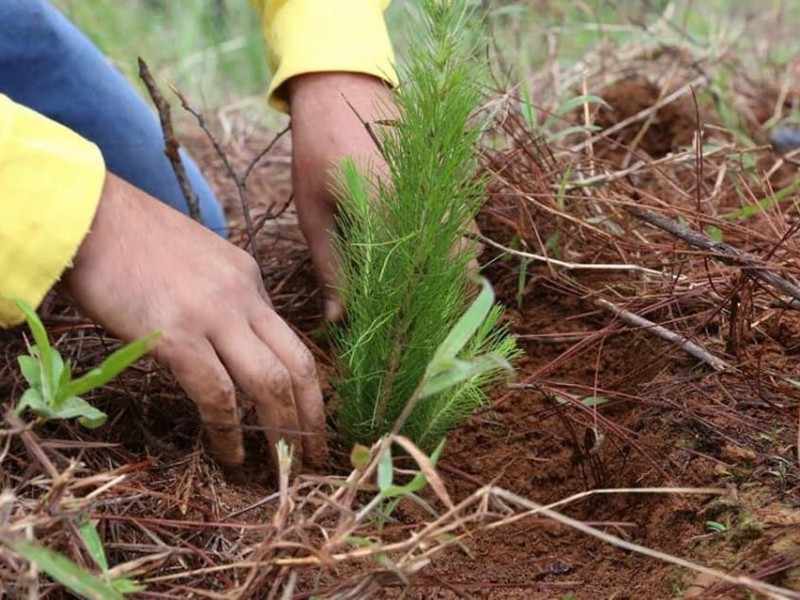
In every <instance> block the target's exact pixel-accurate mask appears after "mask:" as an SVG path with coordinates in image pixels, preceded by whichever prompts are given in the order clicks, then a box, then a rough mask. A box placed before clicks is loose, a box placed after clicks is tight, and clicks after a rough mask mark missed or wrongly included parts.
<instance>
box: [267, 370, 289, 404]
mask: <svg viewBox="0 0 800 600" xmlns="http://www.w3.org/2000/svg"><path fill="white" fill-rule="evenodd" d="M266 383H267V386H269V389H270V392H271V393H272V394H273V395H274V396H275V397H276V398H278V399H287V400H289V399H290V398H291V395H292V376H291V375H290V373H289V371H288V370H287V369H286V367H284V366H283V365H273V366H272V367H271V368H270V370H269V371H268V372H267V375H266Z"/></svg>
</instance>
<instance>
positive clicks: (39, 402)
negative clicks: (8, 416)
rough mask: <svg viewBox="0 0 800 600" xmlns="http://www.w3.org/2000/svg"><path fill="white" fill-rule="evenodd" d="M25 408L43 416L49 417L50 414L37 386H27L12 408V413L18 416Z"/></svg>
mask: <svg viewBox="0 0 800 600" xmlns="http://www.w3.org/2000/svg"><path fill="white" fill-rule="evenodd" d="M26 408H27V409H30V411H31V412H32V413H34V414H35V415H37V416H40V417H44V418H49V417H50V415H51V414H52V413H51V411H50V407H49V406H48V405H47V403H46V402H45V401H44V398H42V393H41V392H40V391H39V389H38V388H29V389H27V390H26V391H25V393H24V394H22V398H20V399H19V402H17V406H16V407H15V408H14V414H15V415H16V416H20V415H21V414H22V413H23V412H25V409H26Z"/></svg>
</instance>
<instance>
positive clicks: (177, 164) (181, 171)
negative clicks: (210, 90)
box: [139, 57, 203, 223]
mask: <svg viewBox="0 0 800 600" xmlns="http://www.w3.org/2000/svg"><path fill="white" fill-rule="evenodd" d="M139 77H141V79H142V81H143V82H144V85H145V87H146V88H147V91H148V92H149V94H150V97H151V98H152V99H153V104H155V106H156V110H157V111H158V119H159V121H161V132H162V134H163V135H164V154H166V155H167V158H168V159H169V162H170V164H171V165H172V170H173V171H174V172H175V177H177V179H178V185H179V186H181V191H182V192H183V197H184V198H186V204H187V206H188V207H189V216H191V217H192V218H193V219H194V220H195V221H197V222H198V223H202V222H203V217H202V216H201V214H200V202H199V201H198V199H197V194H196V193H195V191H194V189H192V186H191V184H190V183H189V176H188V175H187V174H186V167H184V165H183V161H182V160H181V155H180V148H181V145H180V143H179V142H178V139H177V138H176V137H175V131H174V129H173V128H172V111H171V110H170V107H169V102H167V101H166V100H164V96H162V95H161V92H160V91H159V90H158V86H157V85H156V82H155V79H153V75H152V74H151V73H150V69H149V68H148V66H147V63H146V62H144V60H143V59H142V58H141V57H139Z"/></svg>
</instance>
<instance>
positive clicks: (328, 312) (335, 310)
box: [325, 299, 342, 323]
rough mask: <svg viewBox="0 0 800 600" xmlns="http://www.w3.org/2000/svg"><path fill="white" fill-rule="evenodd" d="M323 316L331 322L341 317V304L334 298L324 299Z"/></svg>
mask: <svg viewBox="0 0 800 600" xmlns="http://www.w3.org/2000/svg"><path fill="white" fill-rule="evenodd" d="M325 318H326V319H327V320H328V321H331V322H333V323H335V322H337V321H339V320H340V319H341V318H342V305H341V303H340V302H337V301H336V300H331V299H328V300H325Z"/></svg>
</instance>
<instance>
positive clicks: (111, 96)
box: [0, 0, 226, 236]
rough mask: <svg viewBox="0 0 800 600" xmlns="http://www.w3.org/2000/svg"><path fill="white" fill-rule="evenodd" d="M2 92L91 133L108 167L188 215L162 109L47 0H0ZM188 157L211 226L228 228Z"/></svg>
mask: <svg viewBox="0 0 800 600" xmlns="http://www.w3.org/2000/svg"><path fill="white" fill-rule="evenodd" d="M134 35H135V34H134ZM0 93H3V94H5V95H7V96H8V97H9V98H11V99H12V100H14V101H15V102H17V103H19V104H23V105H25V106H28V107H29V108H32V109H34V110H36V111H37V112H39V113H41V114H43V115H45V116H47V117H49V118H50V119H53V120H54V121H58V122H59V123H61V124H63V125H66V126H67V127H69V128H70V129H72V130H73V131H75V132H77V133H79V134H80V135H82V136H83V137H85V138H86V139H89V140H91V141H92V142H94V143H95V144H97V146H98V147H99V148H100V150H101V152H102V153H103V157H104V158H105V161H106V167H107V168H108V170H109V171H111V172H112V173H114V174H115V175H117V176H119V177H121V178H122V179H125V180H126V181H127V182H129V183H131V184H133V185H135V186H136V187H138V188H140V189H142V190H144V191H146V192H147V193H149V194H150V195H152V196H154V197H155V198H158V199H159V200H161V201H162V202H165V203H166V204H169V205H170V206H172V207H173V208H176V209H178V210H179V211H181V212H183V213H185V214H188V207H187V204H186V200H185V198H184V196H183V194H182V193H181V190H180V186H179V185H178V180H177V178H176V176H175V173H174V171H173V170H172V166H171V165H170V163H169V160H168V159H167V158H166V156H165V155H164V140H163V137H162V133H161V126H160V123H159V121H158V119H157V117H156V115H155V113H154V112H153V111H152V110H151V109H150V107H149V106H148V105H147V104H146V103H145V102H144V100H143V99H142V98H141V97H140V96H139V94H138V93H137V92H136V90H135V89H134V88H133V86H131V85H130V83H128V82H127V81H126V80H125V78H124V77H123V76H122V75H121V74H120V73H119V72H118V71H117V70H116V69H115V68H114V67H113V66H112V65H111V63H110V62H109V60H108V59H107V58H106V57H105V56H104V55H103V54H102V53H101V52H100V50H98V48H97V47H96V46H95V45H94V44H93V43H92V42H91V41H90V40H89V39H88V38H87V37H86V36H85V35H84V34H83V33H81V32H80V31H79V30H78V29H77V28H76V27H75V26H74V25H73V24H72V23H71V22H70V21H69V20H68V19H67V18H65V17H64V16H63V15H62V14H61V13H60V12H58V11H57V10H56V9H55V8H54V7H53V6H51V5H50V3H49V2H47V0H0ZM182 158H183V163H184V165H185V166H186V171H187V174H188V176H189V181H190V183H191V184H192V186H193V187H194V190H195V192H196V193H197V196H198V198H199V200H200V213H201V215H202V217H203V220H204V222H205V225H206V226H207V227H209V228H210V229H212V230H213V231H216V232H217V233H219V234H220V235H223V236H224V235H226V228H225V216H224V214H223V212H222V208H221V207H220V205H219V203H218V202H217V200H216V198H215V197H214V192H212V191H211V188H210V187H209V185H208V183H207V182H206V180H205V179H204V178H203V176H202V174H201V173H200V170H199V169H198V168H197V165H196V164H195V163H194V162H193V161H192V160H191V158H189V157H188V156H187V155H186V154H185V153H183V152H182Z"/></svg>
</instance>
